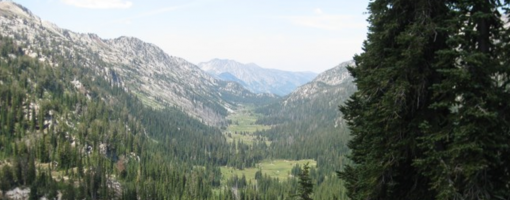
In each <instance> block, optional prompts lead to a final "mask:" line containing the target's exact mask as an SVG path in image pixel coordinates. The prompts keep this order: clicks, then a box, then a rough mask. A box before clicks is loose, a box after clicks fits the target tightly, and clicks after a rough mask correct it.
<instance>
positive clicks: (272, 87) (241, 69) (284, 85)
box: [198, 59, 317, 96]
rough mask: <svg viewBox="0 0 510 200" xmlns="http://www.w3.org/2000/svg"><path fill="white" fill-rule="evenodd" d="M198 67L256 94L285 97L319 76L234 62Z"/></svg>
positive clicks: (201, 64) (204, 64)
mask: <svg viewBox="0 0 510 200" xmlns="http://www.w3.org/2000/svg"><path fill="white" fill-rule="evenodd" d="M198 66H199V67H200V68H201V69H202V70H204V71H206V72H208V73H209V74H212V75H213V76H215V77H217V78H219V79H222V80H226V81H234V82H237V83H239V84H241V85H243V86H244V87H246V88H247V89H248V90H250V91H252V92H254V93H272V94H277V95H279V96H285V95H287V94H289V93H291V92H292V91H294V90H295V89H296V88H297V87H299V86H301V85H303V84H305V83H308V82H309V81H311V80H312V79H313V78H315V76H317V74H315V73H313V72H291V71H283V70H277V69H267V68H262V67H260V66H258V65H256V64H254V63H249V64H243V63H240V62H237V61H234V60H227V59H213V60H211V61H208V62H202V63H199V64H198Z"/></svg>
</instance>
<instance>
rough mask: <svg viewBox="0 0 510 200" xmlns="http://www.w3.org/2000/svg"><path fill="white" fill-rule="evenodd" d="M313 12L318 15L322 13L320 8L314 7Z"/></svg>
mask: <svg viewBox="0 0 510 200" xmlns="http://www.w3.org/2000/svg"><path fill="white" fill-rule="evenodd" d="M313 12H315V14H318V15H321V14H322V10H321V9H320V8H316V9H314V10H313Z"/></svg>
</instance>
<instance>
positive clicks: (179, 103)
mask: <svg viewBox="0 0 510 200" xmlns="http://www.w3.org/2000/svg"><path fill="white" fill-rule="evenodd" d="M0 15H1V16H2V17H0V25H1V26H2V29H0V34H1V35H4V36H8V37H11V38H13V39H14V40H15V41H16V42H17V43H19V44H24V45H26V48H24V49H23V51H24V52H25V53H26V54H27V55H29V56H31V57H33V58H36V59H38V60H39V61H41V62H45V63H48V64H50V65H55V64H57V62H58V60H57V57H63V58H64V59H67V60H69V61H71V62H73V63H75V64H77V65H78V64H79V65H82V66H85V67H88V68H89V69H90V70H93V71H95V74H96V75H97V77H96V78H103V79H106V80H108V81H109V82H110V84H112V85H118V86H120V87H122V88H123V89H124V90H126V91H130V92H132V93H134V94H136V96H138V98H140V99H141V100H142V101H143V102H144V103H145V104H147V105H150V106H152V107H155V108H163V107H165V106H173V107H178V108H179V109H182V110H183V111H184V112H186V113H188V114H189V115H191V116H194V117H196V118H199V119H201V120H203V122H205V123H207V124H210V125H219V124H221V123H223V122H224V118H225V116H226V115H227V114H228V111H229V110H232V109H234V108H235V107H236V105H238V104H239V103H247V102H249V103H257V102H258V103H260V102H265V101H270V100H274V99H275V98H276V96H274V95H271V94H254V93H252V92H250V91H248V90H246V89H244V88H243V87H242V86H241V85H240V84H237V83H235V82H228V81H223V80H219V79H217V78H215V77H213V76H211V75H209V74H208V73H205V72H204V71H202V70H200V68H199V67H197V66H196V65H194V64H192V63H190V62H188V61H186V60H184V59H182V58H179V57H175V56H170V55H168V54H166V53H165V52H163V51H162V50H161V49H160V48H159V47H157V46H155V45H153V44H150V43H146V42H143V41H141V40H139V39H137V38H133V37H119V38H115V39H102V38H100V37H99V36H97V35H95V34H83V33H75V32H72V31H70V30H66V29H62V28H59V27H58V26H56V25H55V24H52V23H50V22H47V21H44V20H42V19H40V18H39V17H37V16H35V15H34V14H32V13H31V12H30V11H29V10H28V9H26V8H24V7H23V6H20V5H17V4H15V3H12V2H6V1H2V2H0ZM75 78H76V80H75V84H78V85H79V84H81V82H82V81H83V80H81V79H80V77H79V76H77V77H75Z"/></svg>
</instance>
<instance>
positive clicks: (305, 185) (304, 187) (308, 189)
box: [297, 163, 313, 200]
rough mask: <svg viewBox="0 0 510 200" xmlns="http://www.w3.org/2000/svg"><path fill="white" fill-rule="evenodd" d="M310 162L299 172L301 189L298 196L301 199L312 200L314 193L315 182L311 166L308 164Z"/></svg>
mask: <svg viewBox="0 0 510 200" xmlns="http://www.w3.org/2000/svg"><path fill="white" fill-rule="evenodd" d="M308 164H309V163H306V164H305V165H304V166H303V169H302V170H301V173H299V181H298V183H299V190H298V195H297V196H298V198H299V199H301V200H312V197H310V196H311V195H312V193H313V183H312V179H311V178H310V174H309V172H310V166H308Z"/></svg>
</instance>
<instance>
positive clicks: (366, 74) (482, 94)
mask: <svg viewBox="0 0 510 200" xmlns="http://www.w3.org/2000/svg"><path fill="white" fill-rule="evenodd" d="M508 3H509V2H508V1H505V2H504V3H502V2H499V1H494V0H486V1H485V0H484V1H479V0H466V1H454V0H438V1H429V0H417V1H397V0H375V1H373V2H371V3H370V4H369V13H370V17H369V22H370V27H369V34H368V38H367V40H366V41H365V43H364V53H362V54H361V55H359V56H356V57H355V61H356V65H357V66H356V67H351V68H350V69H349V70H350V72H351V74H352V76H353V77H354V78H355V83H356V85H357V87H358V91H357V92H356V93H355V94H354V95H353V96H351V99H350V100H349V101H348V102H347V103H346V106H343V107H341V108H340V109H341V111H342V112H343V113H344V115H345V118H346V119H347V121H348V125H349V126H350V129H351V134H352V136H353V139H352V140H351V142H350V143H349V145H348V146H349V148H351V150H352V152H351V155H350V159H351V160H352V161H353V162H354V164H353V165H350V166H347V167H346V168H345V170H344V171H343V172H341V173H339V176H340V177H341V178H343V179H344V180H345V181H346V187H347V189H348V195H349V197H350V198H351V199H494V198H501V199H508V198H510V196H509V194H508V191H509V190H510V185H508V183H509V182H510V173H509V171H510V168H509V166H510V165H508V161H509V159H508V158H509V157H510V151H509V148H510V147H509V146H508V145H507V143H508V141H509V140H510V132H509V130H510V128H509V127H510V125H509V124H510V121H509V115H508V114H507V113H508V111H509V109H510V108H509V106H508V103H507V101H508V98H509V84H510V81H509V75H510V74H509V67H508V66H509V65H508V64H509V62H508V59H509V57H508V53H509V51H508V43H506V44H505V43H502V42H501V41H510V40H509V37H510V35H508V34H505V33H508V30H505V29H504V28H503V22H502V21H501V18H500V17H501V16H500V14H499V12H500V11H501V10H508Z"/></svg>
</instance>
